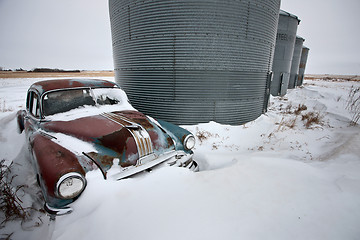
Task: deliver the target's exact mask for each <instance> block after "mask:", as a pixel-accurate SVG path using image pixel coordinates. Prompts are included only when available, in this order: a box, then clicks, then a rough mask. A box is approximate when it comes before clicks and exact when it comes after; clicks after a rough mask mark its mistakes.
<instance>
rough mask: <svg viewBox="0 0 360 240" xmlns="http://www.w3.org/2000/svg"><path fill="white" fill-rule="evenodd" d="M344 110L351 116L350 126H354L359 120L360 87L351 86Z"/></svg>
mask: <svg viewBox="0 0 360 240" xmlns="http://www.w3.org/2000/svg"><path fill="white" fill-rule="evenodd" d="M346 109H347V110H348V111H349V112H350V113H351V114H352V118H351V123H350V125H352V126H355V125H356V124H357V123H358V121H359V120H360V87H354V86H351V89H350V92H349V96H348V99H347V105H346Z"/></svg>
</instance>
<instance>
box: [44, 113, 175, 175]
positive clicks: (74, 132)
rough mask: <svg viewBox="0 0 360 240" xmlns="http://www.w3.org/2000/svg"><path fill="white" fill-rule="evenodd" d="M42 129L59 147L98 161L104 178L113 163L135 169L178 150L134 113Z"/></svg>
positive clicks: (52, 124)
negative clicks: (141, 162) (144, 159)
mask: <svg viewBox="0 0 360 240" xmlns="http://www.w3.org/2000/svg"><path fill="white" fill-rule="evenodd" d="M41 129H42V131H45V132H46V133H48V134H50V135H51V136H53V137H54V140H53V141H55V142H57V143H58V144H60V145H62V146H64V147H66V148H67V149H69V150H70V151H72V152H74V153H75V154H77V155H79V154H84V155H85V156H87V157H88V158H90V159H92V160H93V161H95V163H96V165H98V167H100V169H101V170H102V172H103V173H104V175H106V172H107V171H108V170H109V169H110V168H111V166H112V165H113V163H114V160H116V161H118V162H119V166H120V167H122V168H127V167H130V166H136V164H137V163H138V160H139V159H140V158H142V157H146V156H149V155H155V156H156V155H161V154H163V153H166V152H169V151H172V150H174V149H175V147H174V143H173V140H172V138H171V137H170V136H169V135H168V134H167V133H165V131H164V130H162V129H161V128H159V127H158V126H157V124H156V123H155V122H152V121H151V120H150V119H149V118H147V117H146V116H145V115H144V114H142V113H140V112H138V111H133V110H132V111H128V110H127V111H117V112H111V113H101V114H98V115H92V116H86V117H80V118H76V119H73V120H69V121H49V122H43V123H42V124H41Z"/></svg>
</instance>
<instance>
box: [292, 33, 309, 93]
mask: <svg viewBox="0 0 360 240" xmlns="http://www.w3.org/2000/svg"><path fill="white" fill-rule="evenodd" d="M304 41H305V39H303V38H302V37H299V36H297V37H296V40H295V47H294V53H293V59H292V61H291V69H290V79H289V85H288V88H290V89H292V88H295V87H296V82H297V79H298V75H299V65H300V57H301V50H302V47H303V44H304Z"/></svg>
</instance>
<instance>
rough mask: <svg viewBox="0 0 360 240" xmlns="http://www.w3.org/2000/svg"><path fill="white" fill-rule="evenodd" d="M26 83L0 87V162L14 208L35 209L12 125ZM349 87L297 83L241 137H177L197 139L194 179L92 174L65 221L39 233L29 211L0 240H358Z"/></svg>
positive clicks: (199, 129)
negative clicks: (8, 172)
mask: <svg viewBox="0 0 360 240" xmlns="http://www.w3.org/2000/svg"><path fill="white" fill-rule="evenodd" d="M108 79H110V80H111V79H112V78H108ZM36 80H39V79H0V159H5V160H6V164H8V165H9V164H10V163H11V162H14V163H13V165H12V174H14V175H18V176H17V177H15V178H14V181H13V185H16V184H18V185H22V184H26V185H27V187H25V188H22V189H21V191H19V192H18V195H19V196H20V198H21V199H22V201H23V205H24V206H25V207H30V206H32V207H33V208H35V209H40V208H41V206H42V202H41V199H40V193H39V189H38V187H37V185H36V181H35V178H34V176H33V174H32V169H31V167H30V165H29V163H28V161H27V160H26V151H25V150H24V149H25V148H24V136H23V134H22V135H19V134H17V133H16V121H15V114H16V111H17V110H19V109H21V108H24V105H25V95H26V91H27V88H28V87H29V86H30V84H31V83H33V82H34V81H36ZM351 86H355V87H360V82H353V81H319V80H314V81H309V80H308V81H305V84H304V87H301V88H297V89H294V90H289V91H288V94H287V95H286V96H285V97H272V98H271V99H270V107H269V111H268V112H267V113H266V114H265V115H263V116H261V117H260V118H258V119H257V120H255V121H253V122H250V123H247V124H245V125H243V126H227V125H220V124H217V123H214V122H210V123H206V124H199V125H196V126H184V127H185V128H187V129H189V130H190V131H192V132H193V133H194V135H196V136H197V138H198V139H197V147H196V149H195V159H197V160H198V162H199V164H200V168H201V171H200V172H197V173H194V172H191V171H188V170H187V169H182V168H175V167H166V168H159V169H155V170H154V171H152V172H150V173H146V174H145V173H144V174H141V175H138V176H136V177H132V178H129V179H126V180H121V181H109V180H104V179H103V178H102V175H101V173H100V172H98V171H94V172H91V173H89V174H88V175H87V176H88V186H87V188H86V190H85V192H84V193H83V194H82V195H81V197H80V198H79V199H78V200H77V201H76V202H75V203H74V204H72V207H73V208H74V212H73V213H71V214H70V215H65V216H60V217H57V218H56V220H55V221H50V219H49V217H48V216H47V215H46V214H44V213H42V212H40V211H32V213H33V215H32V218H31V219H30V220H27V221H23V222H22V223H21V222H20V221H13V222H8V223H7V224H6V226H5V228H2V229H0V233H1V234H0V238H6V237H7V236H10V235H9V234H12V235H11V236H10V238H11V239H34V240H35V239H53V240H61V239H64V240H70V239H76V240H79V239H104V240H108V239H141V240H143V239H157V240H158V239H172V240H176V239H181V240H183V239H191V240H197V239H199V240H200V239H206V240H212V239H213V240H218V239H276V240H279V239H336V240H338V239H360V148H359V146H360V128H359V125H356V126H350V124H349V123H350V120H351V114H350V113H349V111H348V110H346V109H345V107H346V102H347V99H348V95H349V91H350V88H351ZM311 118H312V119H313V121H312V122H309V123H308V121H309V120H310V119H311ZM1 217H2V215H1V214H0V221H2V219H1Z"/></svg>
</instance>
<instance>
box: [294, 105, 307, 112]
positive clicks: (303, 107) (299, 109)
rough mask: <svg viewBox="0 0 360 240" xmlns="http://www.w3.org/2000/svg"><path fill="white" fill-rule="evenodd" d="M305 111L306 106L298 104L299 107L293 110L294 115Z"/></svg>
mask: <svg viewBox="0 0 360 240" xmlns="http://www.w3.org/2000/svg"><path fill="white" fill-rule="evenodd" d="M305 110H307V106H306V105H304V104H299V106H298V107H297V108H296V109H295V111H294V113H295V114H296V115H299V114H300V113H301V112H302V111H305Z"/></svg>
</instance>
